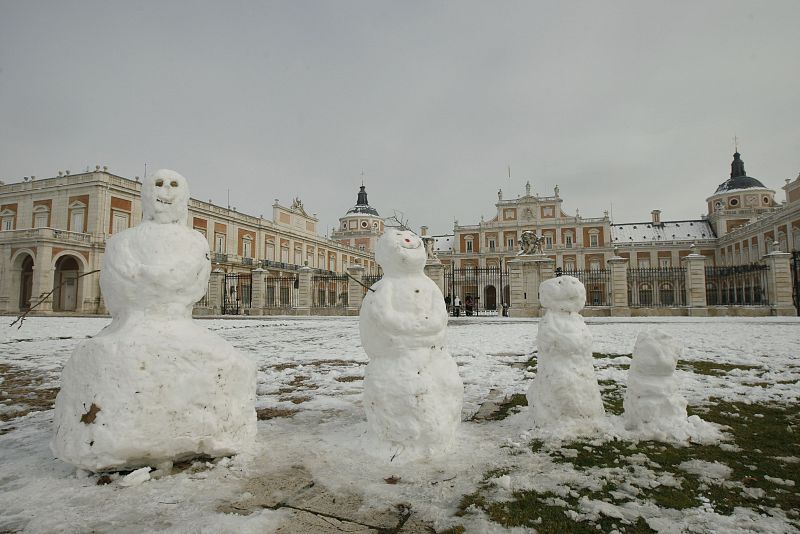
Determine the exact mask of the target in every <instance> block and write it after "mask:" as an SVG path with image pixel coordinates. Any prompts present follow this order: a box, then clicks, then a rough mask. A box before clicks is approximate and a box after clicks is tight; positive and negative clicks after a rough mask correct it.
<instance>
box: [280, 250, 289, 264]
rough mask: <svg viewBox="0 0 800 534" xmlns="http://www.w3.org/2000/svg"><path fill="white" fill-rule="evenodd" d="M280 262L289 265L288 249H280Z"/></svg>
mask: <svg viewBox="0 0 800 534" xmlns="http://www.w3.org/2000/svg"><path fill="white" fill-rule="evenodd" d="M281 261H282V262H283V263H289V247H281Z"/></svg>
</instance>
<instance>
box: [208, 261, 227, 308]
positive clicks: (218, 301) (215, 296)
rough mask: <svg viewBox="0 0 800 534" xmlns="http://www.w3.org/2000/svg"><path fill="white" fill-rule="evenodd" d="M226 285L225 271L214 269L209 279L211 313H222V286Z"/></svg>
mask: <svg viewBox="0 0 800 534" xmlns="http://www.w3.org/2000/svg"><path fill="white" fill-rule="evenodd" d="M224 284H225V271H223V270H221V269H214V270H213V271H211V276H210V277H209V279H208V307H209V308H211V313H213V314H215V315H219V314H221V313H222V286H223V285H224Z"/></svg>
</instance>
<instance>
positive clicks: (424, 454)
mask: <svg viewBox="0 0 800 534" xmlns="http://www.w3.org/2000/svg"><path fill="white" fill-rule="evenodd" d="M375 259H376V261H377V262H378V263H379V264H380V266H381V268H382V269H383V272H384V275H383V278H381V280H379V281H378V282H376V283H375V284H374V285H373V286H372V289H373V290H374V291H369V292H367V295H366V296H365V298H364V302H363V304H362V306H361V313H360V320H359V330H360V333H361V343H362V345H363V347H364V350H365V351H366V353H367V355H368V356H369V359H370V361H369V364H368V365H367V368H366V371H365V374H364V408H365V410H366V413H367V421H368V422H369V427H370V432H371V435H372V437H373V438H375V439H376V441H377V443H378V444H379V449H380V450H379V454H380V455H383V456H384V457H385V458H386V459H392V460H394V459H397V460H399V461H409V460H414V459H419V458H430V457H433V456H436V455H438V454H441V453H442V452H444V451H446V450H447V449H448V448H449V447H450V445H451V444H452V442H453V438H454V436H455V433H456V430H457V428H458V424H459V422H460V420H461V405H462V401H463V393H464V386H463V384H462V382H461V377H460V376H459V374H458V367H457V366H456V362H455V361H454V360H453V358H452V357H451V356H450V353H449V352H448V351H447V347H446V346H445V329H446V327H447V310H446V308H445V304H444V298H443V296H442V292H441V291H440V290H439V288H438V286H437V285H436V284H435V283H434V282H433V280H431V279H430V278H428V277H427V276H426V275H425V273H424V267H425V261H426V259H427V255H426V253H425V247H424V245H423V243H422V240H421V239H420V238H419V237H418V236H417V235H416V234H414V233H413V232H411V231H408V230H401V229H396V228H387V230H386V232H385V233H384V234H383V235H382V236H381V238H380V239H379V240H378V244H377V247H376V251H375Z"/></svg>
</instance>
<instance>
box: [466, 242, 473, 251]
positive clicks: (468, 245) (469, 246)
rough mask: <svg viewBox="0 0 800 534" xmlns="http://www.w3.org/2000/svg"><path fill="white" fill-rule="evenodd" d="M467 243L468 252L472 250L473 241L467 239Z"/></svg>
mask: <svg viewBox="0 0 800 534" xmlns="http://www.w3.org/2000/svg"><path fill="white" fill-rule="evenodd" d="M465 243H466V244H467V252H472V241H466V242H465Z"/></svg>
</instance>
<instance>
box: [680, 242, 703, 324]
mask: <svg viewBox="0 0 800 534" xmlns="http://www.w3.org/2000/svg"><path fill="white" fill-rule="evenodd" d="M681 265H682V266H683V268H684V269H686V307H687V308H688V310H689V316H690V317H705V316H707V315H708V307H707V306H708V304H707V302H706V257H705V256H702V255H700V254H694V253H692V254H689V255H688V256H685V257H684V258H683V259H681Z"/></svg>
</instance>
